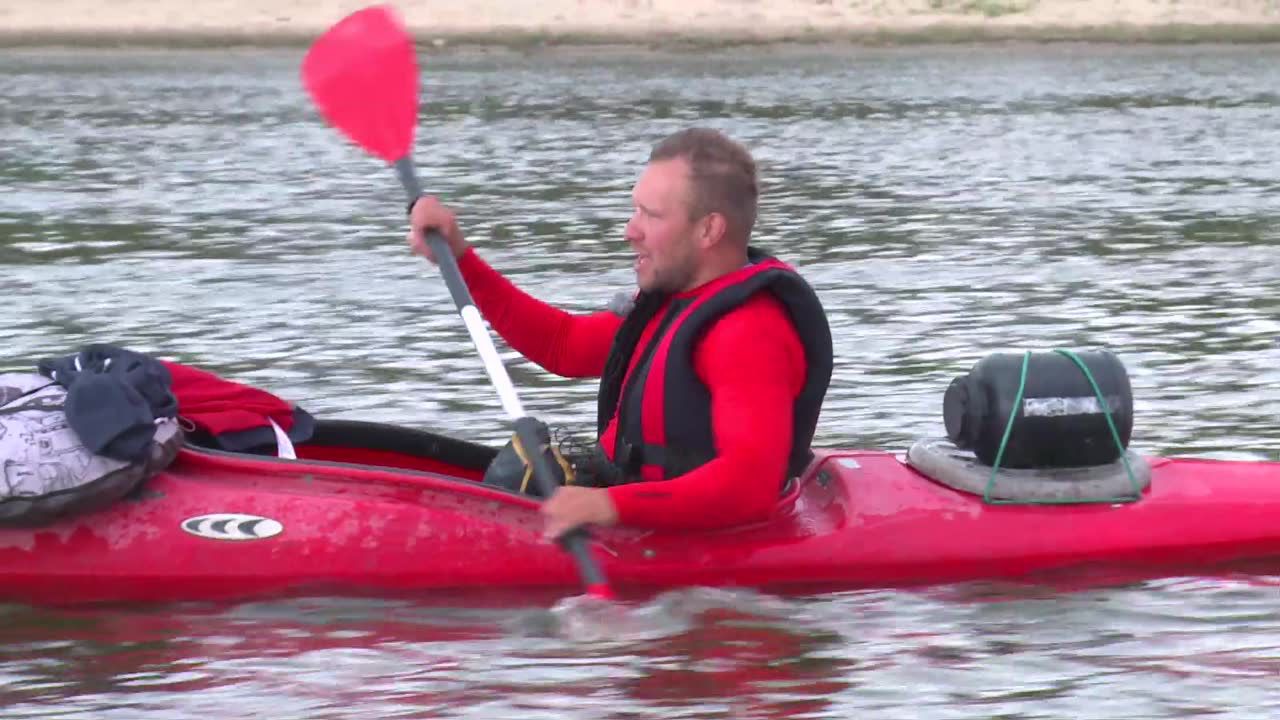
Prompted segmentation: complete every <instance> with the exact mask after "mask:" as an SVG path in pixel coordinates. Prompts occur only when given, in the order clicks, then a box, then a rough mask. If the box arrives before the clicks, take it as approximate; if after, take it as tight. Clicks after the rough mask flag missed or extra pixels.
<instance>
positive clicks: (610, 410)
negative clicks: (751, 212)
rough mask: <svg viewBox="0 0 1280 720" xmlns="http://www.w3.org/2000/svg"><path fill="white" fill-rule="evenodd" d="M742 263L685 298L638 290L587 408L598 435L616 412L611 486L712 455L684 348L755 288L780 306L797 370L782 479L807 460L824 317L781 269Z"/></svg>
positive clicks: (766, 260)
mask: <svg viewBox="0 0 1280 720" xmlns="http://www.w3.org/2000/svg"><path fill="white" fill-rule="evenodd" d="M748 257H749V259H750V260H751V263H752V264H750V265H748V266H747V267H744V268H742V269H741V270H738V271H735V272H732V273H729V274H728V275H725V276H723V277H721V278H719V279H717V280H714V281H712V284H711V286H710V287H708V288H706V290H705V291H704V292H703V293H700V294H699V295H697V296H696V297H694V298H689V299H671V298H670V296H669V295H666V294H661V293H648V292H643V291H642V292H640V293H639V294H637V296H636V298H635V303H634V306H633V307H632V308H631V309H630V311H629V312H627V313H626V319H625V320H624V321H623V323H622V327H621V328H619V330H618V333H617V335H616V336H615V338H614V342H613V347H612V348H611V349H610V352H609V358H608V360H607V361H606V363H605V370H604V373H603V375H602V377H601V380H600V395H599V399H598V405H597V424H598V432H600V433H603V432H604V429H605V427H606V426H607V425H608V422H609V420H610V419H612V417H613V416H614V414H615V413H616V414H617V415H618V427H617V434H616V439H615V445H614V448H613V461H614V464H615V465H616V466H618V468H619V470H620V471H621V476H622V477H621V478H620V481H621V482H630V481H637V480H659V479H671V478H673V477H677V476H679V475H683V474H684V473H687V472H689V471H690V470H693V469H694V468H696V467H698V466H700V465H703V464H704V463H706V462H708V461H710V460H711V459H713V458H714V457H715V455H716V450H715V442H714V438H713V437H712V428H711V395H710V391H709V390H708V389H707V387H706V386H705V385H703V383H702V381H701V380H699V379H698V375H697V372H696V371H695V369H694V364H693V351H694V348H695V346H696V344H697V342H698V340H699V339H700V338H701V337H702V335H703V333H705V332H706V330H707V329H708V328H710V327H711V325H712V323H713V322H714V321H715V320H716V319H718V318H720V317H721V316H723V315H724V314H725V313H727V312H729V311H730V310H732V309H734V308H736V307H739V306H740V305H742V304H743V303H744V302H746V301H747V300H748V299H749V298H750V297H751V296H752V295H754V294H755V293H757V292H760V291H761V290H768V291H769V292H772V293H773V294H774V295H775V296H776V297H777V298H778V299H779V300H780V301H781V302H782V304H783V306H784V307H785V308H786V310H787V313H788V315H789V316H790V318H791V322H792V324H793V325H794V326H795V328H796V332H797V333H798V334H799V336H800V342H801V344H802V346H803V347H804V354H805V360H806V363H807V371H806V373H805V382H804V386H803V388H802V389H801V392H800V395H799V396H798V397H797V398H796V401H795V407H794V413H793V427H792V433H791V453H790V457H789V459H788V463H787V474H788V477H794V476H797V475H799V474H800V473H801V472H802V471H803V470H804V468H805V467H806V466H807V465H808V464H809V462H810V461H811V460H812V458H813V452H812V451H811V450H810V444H811V443H812V442H813V435H814V431H815V429H816V427H817V424H818V413H819V411H820V410H821V408H822V400H823V398H824V397H825V396H826V392H827V386H828V385H829V384H830V382H831V370H832V346H831V328H830V327H829V326H828V324H827V317H826V312H825V311H824V310H823V308H822V303H821V302H820V301H819V300H818V296H817V294H816V293H815V292H814V291H813V288H812V287H810V286H809V284H808V283H807V282H805V280H804V278H802V277H800V275H799V274H798V273H797V272H796V271H795V270H793V269H792V268H791V267H790V266H788V265H786V264H785V263H783V262H781V261H779V260H777V259H776V258H773V257H770V256H768V255H764V254H762V253H758V252H756V251H755V250H754V249H753V250H751V251H750V252H749V254H748ZM668 300H672V301H671V302H670V303H668V302H667V301H668ZM664 308H666V309H667V312H666V315H664V317H663V319H662V320H661V321H660V322H662V323H663V324H664V327H660V328H659V329H658V331H657V332H655V333H654V334H653V336H652V338H651V340H650V341H649V343H648V345H647V346H646V347H645V348H644V349H643V350H642V351H641V352H642V353H643V355H642V356H641V357H640V359H639V361H638V362H637V363H636V366H635V369H634V370H633V371H632V372H631V374H630V376H627V368H628V367H629V366H630V362H631V357H632V355H633V354H634V353H635V352H637V350H638V345H639V341H640V336H641V334H642V333H643V332H644V329H645V327H646V326H647V325H648V324H649V322H650V320H651V319H652V318H653V317H654V316H655V315H656V314H657V313H658V312H660V311H662V310H663V309H664ZM624 378H625V379H626V381H627V382H626V385H625V387H624V384H623V381H624Z"/></svg>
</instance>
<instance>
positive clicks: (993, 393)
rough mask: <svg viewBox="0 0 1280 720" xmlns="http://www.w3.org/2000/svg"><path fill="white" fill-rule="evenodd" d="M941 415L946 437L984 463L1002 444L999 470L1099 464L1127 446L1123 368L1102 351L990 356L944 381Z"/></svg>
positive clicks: (1129, 408)
mask: <svg viewBox="0 0 1280 720" xmlns="http://www.w3.org/2000/svg"><path fill="white" fill-rule="evenodd" d="M1081 365H1083V367H1081ZM1086 371H1087V372H1086ZM1024 372H1025V384H1024V380H1023V377H1024ZM1090 378H1092V382H1090ZM1095 383H1096V385H1097V389H1096V390H1095V387H1094V384H1095ZM1020 388H1021V395H1019V389H1020ZM1099 394H1101V396H1102V398H1101V401H1099V397H1098V395H1099ZM1104 406H1105V408H1106V411H1107V412H1109V413H1110V419H1111V423H1108V422H1107V415H1106V414H1105V413H1104V412H1103V408H1104ZM942 415H943V421H944V423H945V424H946V428H947V437H949V438H950V439H951V442H953V443H955V445H956V447H959V448H964V449H968V450H972V451H973V453H974V455H976V456H977V458H978V460H979V461H980V462H982V463H984V464H986V465H995V464H996V459H997V454H999V452H1000V447H1001V444H1002V443H1004V453H1003V454H1002V455H1000V457H999V461H1000V462H999V465H1000V467H1002V468H1070V467H1082V466H1086V465H1105V464H1107V463H1110V462H1115V461H1116V460H1118V459H1119V458H1120V454H1121V453H1122V452H1123V448H1127V447H1128V446H1129V435H1130V433H1131V432H1132V431H1133V392H1132V390H1131V389H1130V387H1129V375H1128V373H1127V372H1125V369H1124V365H1122V364H1121V363H1120V359H1119V358H1117V357H1116V356H1115V355H1113V354H1111V353H1110V352H1107V351H1105V350H1099V351H1093V352H1080V353H1072V352H1069V351H1065V350H1057V351H1054V352H1046V353H1009V354H1004V353H997V354H993V355H988V356H987V357H985V358H983V359H982V360H979V361H978V363H977V364H975V365H974V366H973V369H972V370H970V371H969V373H968V374H967V375H962V376H960V377H958V378H956V379H955V380H953V381H951V385H950V386H949V387H948V388H947V392H946V395H945V396H944V398H943V401H942ZM1011 415H1012V416H1013V420H1012V428H1010V427H1009V425H1010V416H1011ZM1112 425H1114V428H1115V433H1114V434H1113V433H1112ZM1006 431H1008V439H1007V440H1005V433H1006ZM1117 440H1118V442H1117Z"/></svg>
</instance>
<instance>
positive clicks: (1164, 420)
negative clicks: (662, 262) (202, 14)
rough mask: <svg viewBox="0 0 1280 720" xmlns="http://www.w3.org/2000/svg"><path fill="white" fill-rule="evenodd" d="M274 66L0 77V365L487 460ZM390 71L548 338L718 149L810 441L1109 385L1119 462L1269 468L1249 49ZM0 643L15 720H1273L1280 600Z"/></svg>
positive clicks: (206, 65) (410, 290)
mask: <svg viewBox="0 0 1280 720" xmlns="http://www.w3.org/2000/svg"><path fill="white" fill-rule="evenodd" d="M299 60H300V52H294V51H280V50H276V51H259V50H222V51H200V52H196V51H190V52H169V51H103V52H87V51H76V52H71V51H42V50H25V51H6V52H3V53H0V291H2V292H0V297H3V299H4V302H3V303H0V328H3V331H2V333H3V335H2V337H3V338H4V342H3V343H2V344H0V366H4V367H8V368H10V369H27V368H30V367H31V366H33V365H34V363H35V361H36V360H38V359H40V358H43V357H48V356H52V355H60V354H66V353H69V352H72V351H73V350H75V349H76V348H77V347H78V346H79V345H80V344H83V343H86V342H98V341H105V342H114V343H119V344H123V345H126V346H128V347H131V348H134V349H138V350H143V351H147V352H153V353H156V354H159V355H162V356H165V357H171V358H174V359H178V360H181V361H184V362H189V363H194V364H197V365H200V366H202V367H206V368H209V369H212V370H215V371H217V372H220V373H224V374H227V375H229V376H231V377H233V378H235V379H237V380H241V381H244V382H249V383H252V384H255V385H259V386H261V387H264V388H267V389H269V390H272V391H273V392H276V393H277V394H280V395H282V396H286V397H289V398H291V399H294V400H297V401H298V402H300V403H301V404H302V405H303V406H304V407H306V408H307V409H308V410H310V411H311V412H313V413H315V414H318V415H329V416H343V417H351V418H362V419H375V420H386V421H392V422H398V423H405V424H414V425H420V426H423V427H428V428H431V429H436V430H443V431H447V432H449V433H452V434H457V435H462V436H466V437H469V438H472V439H478V440H483V441H486V442H500V441H501V440H502V439H503V436H504V434H505V430H504V422H503V419H502V413H501V408H500V406H499V404H498V402H497V399H496V397H495V394H494V393H493V392H492V391H491V390H490V388H489V386H488V384H487V380H486V376H485V375H484V372H483V370H482V368H481V367H480V365H479V363H478V361H477V360H476V357H475V353H474V350H473V349H472V348H471V345H470V342H469V339H468V337H467V335H466V333H465V331H464V330H463V328H462V325H461V323H460V321H459V320H458V319H457V316H456V314H455V313H454V311H453V309H452V305H451V303H450V301H449V298H448V295H447V292H446V290H445V288H444V286H443V283H442V282H441V281H440V280H439V278H438V275H437V274H436V273H435V271H434V269H433V268H431V267H430V266H428V265H427V264H426V263H424V262H423V261H421V260H420V259H418V258H415V257H412V256H410V255H409V254H408V252H407V250H406V246H405V243H404V238H403V235H404V214H403V207H404V206H403V200H402V197H401V195H400V191H399V189H398V187H397V185H396V181H395V178H394V175H393V174H391V173H390V172H389V171H388V170H387V169H386V168H385V167H383V166H382V165H381V163H379V162H378V161H375V160H371V159H370V158H368V157H367V156H365V155H364V154H363V153H362V152H360V151H359V150H357V149H356V148H354V147H353V146H351V145H349V144H347V143H346V142H345V141H343V140H342V139H340V138H339V137H338V136H337V135H336V134H335V133H334V132H333V131H332V130H330V129H329V128H327V127H325V126H324V125H323V123H322V122H321V121H320V120H319V119H318V118H317V116H316V115H315V113H314V111H313V110H312V108H311V106H310V104H309V102H308V101H307V99H306V97H305V95H304V93H303V91H302V89H301V87H300V83H299V81H298V64H299ZM422 61H423V81H424V89H423V101H422V113H421V117H422V123H421V125H420V131H419V137H418V142H417V150H416V152H415V158H416V160H417V162H418V163H419V165H420V170H421V172H422V174H423V178H424V181H425V183H426V184H427V185H428V186H429V188H430V189H431V190H432V191H434V192H437V193H439V194H441V195H443V196H444V197H446V198H447V199H448V200H449V201H450V202H452V203H454V204H455V205H456V206H457V207H458V208H459V210H460V213H461V217H462V221H463V223H464V227H465V229H466V230H467V232H468V234H469V237H470V238H471V239H472V240H473V242H474V243H475V245H476V246H477V247H478V248H480V252H481V253H482V254H483V255H484V256H485V257H486V258H488V259H489V260H490V261H491V262H492V263H493V264H494V265H495V266H497V267H498V268H500V269H502V270H503V271H504V272H506V273H508V274H509V275H510V276H511V277H512V278H513V279H514V280H515V281H516V282H517V283H518V284H520V285H521V286H523V287H525V288H526V289H528V290H530V291H532V292H533V293H534V294H536V295H538V296H539V297H542V298H544V299H546V300H549V301H552V302H555V303H558V304H560V305H562V306H565V307H568V308H570V309H576V310H591V309H595V308H597V307H599V306H601V305H603V304H604V303H605V302H607V301H608V300H609V299H610V298H611V297H612V296H613V295H614V294H615V293H617V292H619V291H622V290H625V289H627V288H628V287H629V286H630V283H631V282H632V277H631V273H630V269H629V268H630V259H629V256H628V252H627V249H626V246H625V244H624V243H623V242H622V241H621V229H622V225H623V223H624V222H625V220H626V217H627V215H628V213H629V196H628V193H629V190H630V186H631V184H632V183H633V182H634V180H635V177H636V175H637V173H638V171H639V168H640V167H641V165H642V163H643V161H644V158H645V157H646V153H647V151H648V148H649V147H650V146H651V145H652V143H653V142H654V141H656V140H657V139H658V138H660V137H661V136H663V135H664V134H666V133H668V132H670V131H672V130H675V129H678V128H681V127H685V126H688V125H691V124H706V125H712V126H715V127H718V128H721V129H724V130H725V131H727V132H729V133H730V134H731V135H733V136H734V137H737V138H739V139H741V140H743V141H744V142H746V143H747V144H748V145H749V146H750V147H751V148H752V149H753V151H754V152H755V153H756V156H757V159H758V160H759V162H760V165H761V172H762V177H763V183H764V201H763V205H762V210H761V219H760V224H759V226H758V230H757V235H758V237H757V244H759V245H761V246H764V247H766V248H768V249H770V250H772V251H774V252H776V253H778V254H779V255H781V256H783V257H784V258H785V259H787V260H789V261H791V262H793V264H795V265H797V266H798V267H799V268H800V269H801V270H802V272H804V274H805V275H806V276H807V277H808V278H809V279H810V281H811V282H812V283H813V285H814V286H815V287H816V288H817V290H818V292H819V294H820V295H821V297H822V299H823V301H824V303H825V304H826V306H827V309H828V312H829V314H830V319H831V323H832V329H833V333H834V336H835V346H836V370H835V375H834V377H833V382H832V389H831V392H830V394H829V395H828V398H827V403H826V405H825V409H824V415H823V420H822V424H821V427H820V430H819V434H818V443H819V444H822V445H839V446H861V447H889V448H905V447H906V445H907V444H908V443H909V442H910V441H911V440H912V439H914V438H915V437H918V436H921V435H936V434H938V433H940V432H941V400H942V392H943V390H944V389H945V387H946V384H947V382H948V381H949V380H950V379H951V378H952V377H954V376H955V375H957V374H959V373H961V372H964V371H965V370H967V369H968V368H969V367H970V366H971V365H972V364H973V363H974V362H975V361H977V360H978V359H979V358H981V357H982V356H984V355H985V354H987V353H990V352H996V351H1010V350H1022V349H1032V350H1043V349H1050V348H1055V347H1069V348H1075V349H1088V348H1095V347H1107V348H1110V349H1112V350H1113V351H1115V352H1117V353H1118V354H1119V355H1120V357H1121V359H1122V360H1123V361H1124V362H1125V364H1126V366H1127V368H1128V370H1129V374H1130V377H1131V380H1132V383H1133V387H1134V392H1135V395H1136V398H1137V402H1136V414H1137V419H1136V422H1135V429H1134V441H1133V442H1134V446H1135V447H1137V448H1139V449H1141V450H1143V451H1145V452H1153V453H1165V454H1170V453H1176V454H1196V455H1206V456H1212V457H1223V458H1238V459H1269V460H1276V459H1280V389H1277V388H1278V386H1280V342H1278V340H1277V338H1278V337H1280V332H1278V331H1280V293H1278V291H1280V48H1275V47H1268V46H1242V47H1212V46H1197V47H1186V48H1179V47H1132V48H1119V47H1102V46H1091V45H1057V46H1048V47H1043V46H1019V45H1000V46H990V47H954V48H929V49H923V48H900V49H880V50H862V51H852V50H829V49H823V50H818V49H810V50H803V49H773V50H764V49H756V50H750V51H731V52H722V53H715V54H689V55H680V54H676V55H664V54H657V53H613V52H610V53H589V52H561V53H551V54H533V55H514V54H488V55H486V54H479V53H477V54H470V55H461V54H459V55H449V56H434V55H423V56H422ZM502 349H503V351H504V354H505V357H506V358H507V360H508V362H509V366H510V368H511V371H512V376H513V379H514V381H515V383H516V385H517V387H518V388H519V389H520V391H521V395H522V399H523V400H524V401H525V404H526V405H527V406H529V408H530V410H531V411H532V412H534V413H535V414H537V415H539V416H540V417H542V418H543V419H545V420H547V421H549V422H551V423H552V424H554V425H563V426H568V427H575V426H581V427H587V426H588V425H589V424H590V422H591V421H592V417H593V412H594V410H593V407H594V406H593V404H592V398H593V395H594V388H593V386H592V385H590V384H589V383H583V382H579V381H568V380H562V379H558V378H553V377H550V376H548V375H547V374H545V373H543V372H542V371H540V370H538V369H537V368H534V367H531V366H529V365H528V364H526V363H523V362H520V361H519V360H518V359H517V358H516V356H514V355H513V354H512V353H510V352H509V351H508V350H507V349H506V348H505V347H502ZM1278 521H1280V520H1278ZM1011 542H1016V538H1015V539H1011ZM0 613H2V614H3V617H4V622H3V629H0V707H2V708H3V713H2V716H3V717H4V718H6V719H8V718H75V719H77V720H79V719H82V718H84V719H88V718H93V719H95V720H96V719H98V718H106V719H110V720H115V719H117V718H119V719H124V718H128V719H129V720H133V719H135V718H137V719H142V720H160V719H164V720H169V719H178V718H206V717H209V716H210V715H218V716H224V715H232V716H269V717H272V718H275V719H277V720H283V719H285V718H299V719H301V718H308V719H310V718H326V719H328V718H365V717H388V718H390V717H413V718H419V717H421V718H428V717H430V718H445V717H449V718H453V717H458V718H462V717H468V718H471V717H474V718H648V717H663V718H677V717H678V718H765V717H769V718H774V717H805V718H846V717H854V716H871V717H895V718H896V717H903V718H906V717H911V718H995V717H1000V718H1064V717H1071V718H1099V719H1102V718H1170V717H1201V716H1213V717H1218V718H1259V719H1262V718H1271V717H1275V716H1276V715H1277V714H1278V713H1280V689H1278V688H1277V686H1276V680H1277V678H1278V677H1280V567H1262V568H1259V573H1258V574H1235V575H1228V576H1216V577H1186V578H1171V579H1165V580H1157V581H1150V582H1143V583H1136V584H1126V585H1122V586H1104V587H1094V588H1089V589H1082V590H1074V591H1065V590H1062V589H1053V588H1026V587H1012V586H1010V587H1006V586H995V585H988V584H980V585H963V586H953V587H942V588H929V589H916V590H909V591H908V590H891V589H890V590H887V589H869V590H860V591H851V592H847V593H840V594H830V595H823V596H815V597H802V598H785V599H784V598H774V597H769V596H763V595H757V594H752V593H748V592H741V593H727V592H720V591H709V590H700V589H693V590H689V591H683V592H678V593H672V594H668V595H663V596H660V597H658V598H655V599H653V600H652V601H650V602H646V603H641V604H638V605H635V606H629V607H625V608H617V607H612V608H611V607H605V608H601V607H596V606H593V605H592V604H590V603H586V602H583V601H573V600H571V601H565V602H561V603H559V604H557V605H554V606H549V607H548V606H542V605H538V604H536V603H533V604H531V605H530V606H529V607H521V608H513V609H505V610H477V609H469V608H463V607H448V606H447V603H445V606H444V607H441V606H440V603H439V602H438V601H437V602H432V603H430V604H417V603H413V602H404V601H396V602H390V601H387V602H373V601H368V600H364V601H354V600H342V599H333V598H318V599H313V600H305V601H290V602H283V601H282V602H274V603H273V602H264V603H249V604H243V605H237V606H233V607H207V606H200V605H193V606H179V607H165V608H138V609H120V608H113V609H93V610H50V609H33V608H22V607H8V608H0Z"/></svg>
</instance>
